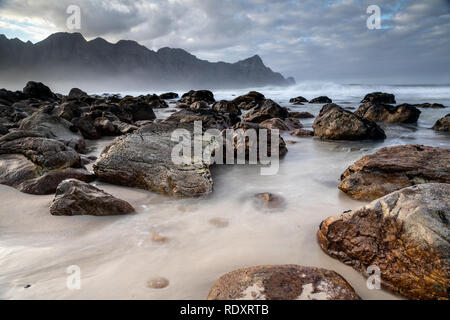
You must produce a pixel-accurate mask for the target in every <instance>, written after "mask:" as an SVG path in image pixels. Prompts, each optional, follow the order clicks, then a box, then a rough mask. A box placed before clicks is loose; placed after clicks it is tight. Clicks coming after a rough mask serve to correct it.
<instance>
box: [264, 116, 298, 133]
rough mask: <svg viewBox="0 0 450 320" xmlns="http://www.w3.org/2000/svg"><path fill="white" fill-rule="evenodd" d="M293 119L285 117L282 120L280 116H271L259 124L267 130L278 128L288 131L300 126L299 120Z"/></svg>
mask: <svg viewBox="0 0 450 320" xmlns="http://www.w3.org/2000/svg"><path fill="white" fill-rule="evenodd" d="M293 120H295V119H289V118H287V119H286V121H283V120H281V119H280V118H273V119H269V120H266V121H263V122H261V123H260V124H259V125H260V126H261V127H263V128H266V129H269V130H273V129H278V130H280V131H290V130H294V129H298V128H301V127H302V125H301V124H300V122H298V121H293Z"/></svg>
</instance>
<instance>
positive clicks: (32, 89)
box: [23, 81, 58, 101]
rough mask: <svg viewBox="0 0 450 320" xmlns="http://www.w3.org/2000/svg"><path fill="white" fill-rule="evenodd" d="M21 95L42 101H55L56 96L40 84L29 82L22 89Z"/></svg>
mask: <svg viewBox="0 0 450 320" xmlns="http://www.w3.org/2000/svg"><path fill="white" fill-rule="evenodd" d="M23 94H24V95H25V96H26V97H27V98H35V99H39V100H44V101H55V100H57V99H58V98H57V96H56V95H55V94H54V93H53V92H52V91H51V90H50V88H49V87H47V86H46V85H45V84H43V83H41V82H34V81H29V82H28V83H27V84H26V86H25V88H23Z"/></svg>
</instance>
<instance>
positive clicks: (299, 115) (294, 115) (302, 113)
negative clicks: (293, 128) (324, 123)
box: [289, 111, 314, 119]
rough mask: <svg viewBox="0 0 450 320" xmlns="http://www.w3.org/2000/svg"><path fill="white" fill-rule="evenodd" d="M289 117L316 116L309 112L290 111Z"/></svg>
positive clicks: (303, 117) (305, 117) (304, 117)
mask: <svg viewBox="0 0 450 320" xmlns="http://www.w3.org/2000/svg"><path fill="white" fill-rule="evenodd" d="M289 117H291V118H296V119H310V118H314V115H313V114H311V113H309V112H295V111H294V112H289Z"/></svg>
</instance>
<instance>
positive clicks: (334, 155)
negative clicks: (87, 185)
mask: <svg viewBox="0 0 450 320" xmlns="http://www.w3.org/2000/svg"><path fill="white" fill-rule="evenodd" d="M446 88H447V89H446V90H447V91H445V92H446V93H445V92H444V93H442V90H441V91H440V93H439V99H430V98H429V97H428V96H427V95H428V94H430V95H431V94H432V93H427V92H425V91H424V89H423V88H419V89H417V90H416V91H420V92H421V94H422V95H423V96H424V98H422V99H420V97H419V98H418V97H417V96H416V95H415V94H416V93H415V92H416V91H413V90H412V89H408V90H409V91H408V90H406V89H405V88H399V89H398V90H400V91H399V92H400V93H399V92H395V90H396V89H395V88H394V87H391V88H388V89H390V90H387V91H388V92H393V93H397V102H398V103H403V102H411V103H418V102H438V103H442V104H444V105H450V88H448V87H446ZM322 89H323V88H322ZM366 89H368V88H363V89H358V90H360V91H362V90H365V91H364V92H363V93H361V94H360V93H359V91H358V92H357V90H355V89H354V88H350V89H348V88H347V90H349V92H347V93H345V94H342V96H339V95H338V94H336V92H338V90H336V91H335V92H334V93H335V96H336V97H335V96H333V95H332V94H330V93H328V92H327V91H326V90H325V89H324V90H323V91H321V92H320V93H319V92H317V94H316V92H313V90H312V89H310V91H309V92H308V94H305V93H303V92H302V91H298V92H295V93H294V92H292V89H289V90H288V91H282V90H279V89H267V90H260V91H261V92H263V93H264V94H265V95H266V97H268V98H272V99H274V100H275V101H278V102H280V103H281V104H282V105H284V106H289V107H290V108H291V110H292V111H294V110H295V111H309V112H311V113H313V114H314V115H317V114H318V112H319V110H320V108H321V105H304V106H292V105H290V104H289V103H288V100H289V98H291V97H294V96H297V95H304V96H305V97H306V98H313V97H314V96H318V95H328V96H330V97H331V98H333V99H334V100H335V101H336V102H337V103H339V104H343V102H348V103H346V104H343V105H345V106H357V105H358V102H359V100H361V98H362V96H364V94H365V93H368V92H370V91H374V90H370V89H368V90H366ZM432 89H433V88H432ZM352 90H353V91H352ZM401 90H403V91H401ZM433 90H434V89H433ZM243 91H248V90H243ZM243 91H239V90H236V91H233V92H227V91H223V92H217V93H215V95H216V99H224V98H226V99H231V98H233V96H232V95H233V94H236V95H238V94H241V93H242V92H243ZM405 91H408V92H410V93H409V95H408V94H403V96H402V93H401V92H405ZM411 92H412V93H411ZM311 95H312V96H311ZM421 111H422V115H421V118H420V121H419V123H418V124H417V125H389V126H383V127H384V128H385V131H386V134H387V136H388V138H387V139H386V140H385V141H384V142H367V141H366V142H324V141H320V140H317V139H313V138H296V137H291V136H289V135H285V139H286V140H294V141H296V142H297V143H295V144H288V145H287V147H288V149H289V152H288V154H287V155H286V156H285V157H284V158H283V159H282V160H281V163H280V170H279V173H278V174H277V175H274V176H261V175H260V174H259V168H258V167H257V166H242V165H241V166H239V165H235V166H220V167H214V168H213V169H212V173H213V176H214V182H215V190H214V193H213V194H212V195H211V196H210V197H208V198H206V199H195V200H193V199H184V200H181V199H171V198H168V197H165V196H161V195H157V194H154V193H150V192H146V191H142V190H137V189H130V188H124V187H119V186H112V185H107V184H103V183H99V182H96V183H95V184H96V185H97V186H99V187H100V188H102V189H104V190H105V191H107V192H110V193H111V194H113V195H115V196H117V197H119V198H122V199H124V200H127V201H129V202H130V203H131V204H132V205H133V206H134V207H135V208H136V209H137V213H136V214H133V215H129V216H122V217H54V216H51V215H50V214H49V210H48V208H49V205H50V203H51V201H52V199H53V196H31V195H26V194H22V193H20V192H18V191H16V190H15V189H12V188H9V187H6V186H0V200H1V204H2V207H1V209H0V298H1V299H20V298H26V299H42V298H43V299H53V298H56V299H83V298H86V299H130V298H131V299H204V298H205V297H206V296H207V294H208V291H209V289H210V287H211V286H212V285H213V283H214V282H215V280H217V279H218V278H219V277H220V276H221V275H222V274H224V273H226V272H229V271H232V270H235V269H237V268H241V267H247V266H253V265H263V264H286V263H294V264H299V265H307V266H318V267H324V268H328V269H332V270H335V271H337V272H338V273H340V274H341V275H342V276H343V277H344V278H345V279H346V280H347V281H348V282H349V283H350V284H351V285H352V286H353V287H354V288H355V290H356V291H357V293H358V294H359V295H360V296H361V297H362V298H363V299H397V297H394V296H393V295H391V294H389V293H387V292H385V291H383V290H368V289H367V287H366V279H365V278H364V277H363V276H362V275H360V274H359V273H358V272H356V271H354V270H353V269H352V268H350V267H348V266H346V265H344V264H342V263H340V262H339V261H337V260H335V259H332V258H330V257H329V256H327V255H326V254H325V253H324V252H322V250H321V249H320V247H319V245H318V244H317V241H316V232H317V230H318V226H319V224H320V222H321V221H322V220H323V219H324V218H326V217H328V216H331V215H337V214H340V213H341V212H343V211H345V210H349V209H354V208H357V207H359V206H361V205H363V204H364V203H363V202H359V201H354V200H352V199H350V198H349V197H348V196H346V195H345V194H344V193H342V192H340V191H339V190H338V189H337V185H338V183H339V177H340V175H341V173H342V172H343V171H344V170H345V169H346V167H347V166H349V165H350V164H352V163H353V162H354V161H356V160H358V159H359V158H361V156H363V155H365V154H369V153H372V152H374V151H375V150H376V149H378V148H380V147H383V146H388V145H399V144H409V143H419V144H425V145H430V146H439V147H447V148H448V147H450V136H449V135H448V134H442V133H436V132H434V131H433V130H430V129H429V128H430V127H431V126H432V125H433V124H434V122H435V121H436V120H437V119H438V118H440V117H442V116H443V115H445V114H447V113H449V112H450V111H449V109H448V108H447V109H442V110H441V109H433V110H431V109H421ZM168 114H169V113H168V112H167V110H158V111H157V115H158V117H165V116H167V115H168ZM312 122H313V119H307V120H302V123H303V124H304V125H305V127H306V128H310V127H311V125H312ZM110 140H111V139H104V140H101V141H99V142H95V143H92V142H91V143H90V144H89V146H90V148H91V151H90V154H97V155H98V154H99V153H100V152H101V150H102V149H103V147H104V146H106V145H107V144H108V143H109V142H110ZM259 192H273V193H276V194H279V195H281V196H282V197H284V199H285V200H286V207H285V208H284V209H283V210H280V211H261V210H260V209H259V208H257V207H255V205H254V203H253V202H252V200H251V196H252V195H253V194H255V193H259ZM153 235H159V236H161V237H166V241H165V242H164V241H153V240H152V236H153ZM160 240H161V238H160ZM70 265H78V266H79V267H80V268H81V277H82V286H81V290H68V289H67V287H66V279H67V276H68V274H67V273H66V269H67V267H69V266H70ZM158 277H164V278H166V279H168V280H169V282H170V283H169V286H168V287H166V288H164V289H151V288H148V287H147V286H146V283H147V282H148V281H149V280H151V279H155V278H158ZM27 285H30V287H29V288H25V286H27Z"/></svg>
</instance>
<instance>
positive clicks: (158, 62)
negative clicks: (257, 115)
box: [0, 32, 295, 90]
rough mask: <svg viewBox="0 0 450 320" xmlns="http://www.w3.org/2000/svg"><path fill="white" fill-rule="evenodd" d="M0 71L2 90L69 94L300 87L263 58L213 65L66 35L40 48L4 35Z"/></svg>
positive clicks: (173, 52) (176, 53)
mask: <svg viewBox="0 0 450 320" xmlns="http://www.w3.org/2000/svg"><path fill="white" fill-rule="evenodd" d="M0 70H1V71H2V74H5V75H7V78H8V79H7V80H6V79H1V81H0V85H3V86H5V83H1V82H6V84H8V83H15V82H17V83H18V85H23V83H24V82H26V81H28V80H38V81H45V82H47V83H49V84H50V85H51V86H52V87H55V88H57V89H62V88H64V89H65V90H67V89H68V88H70V87H77V86H78V87H83V84H85V85H86V86H90V87H93V88H94V89H97V90H100V89H102V90H150V89H153V90H158V89H160V90H163V89H178V88H179V89H185V88H189V89H191V88H197V89H198V88H209V89H218V88H246V87H262V86H267V85H278V86H286V85H290V84H293V83H295V80H293V78H285V77H283V76H282V75H281V74H280V73H277V72H273V71H272V69H270V68H269V67H267V66H265V64H264V62H263V60H262V59H261V57H260V56H259V55H254V56H252V57H250V58H247V59H244V60H240V61H237V62H235V63H227V62H223V61H219V62H209V61H207V60H201V59H199V58H197V57H196V56H195V55H192V54H191V53H189V52H188V51H186V50H184V49H181V48H169V47H164V48H160V49H158V50H157V51H153V50H151V49H149V48H147V47H145V46H143V45H141V44H139V43H138V42H136V41H133V40H120V41H118V42H116V43H111V42H108V41H107V40H105V39H103V38H100V37H98V38H95V39H92V40H86V39H85V38H84V37H83V35H82V34H80V33H65V32H59V33H54V34H52V35H50V36H49V37H47V38H46V39H44V40H42V41H39V42H36V43H35V44H33V43H31V42H30V41H28V42H23V41H21V40H19V39H17V38H15V39H8V38H7V37H6V36H5V35H0ZM2 78H3V77H2ZM5 80H6V81H5ZM10 86H11V85H10Z"/></svg>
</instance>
